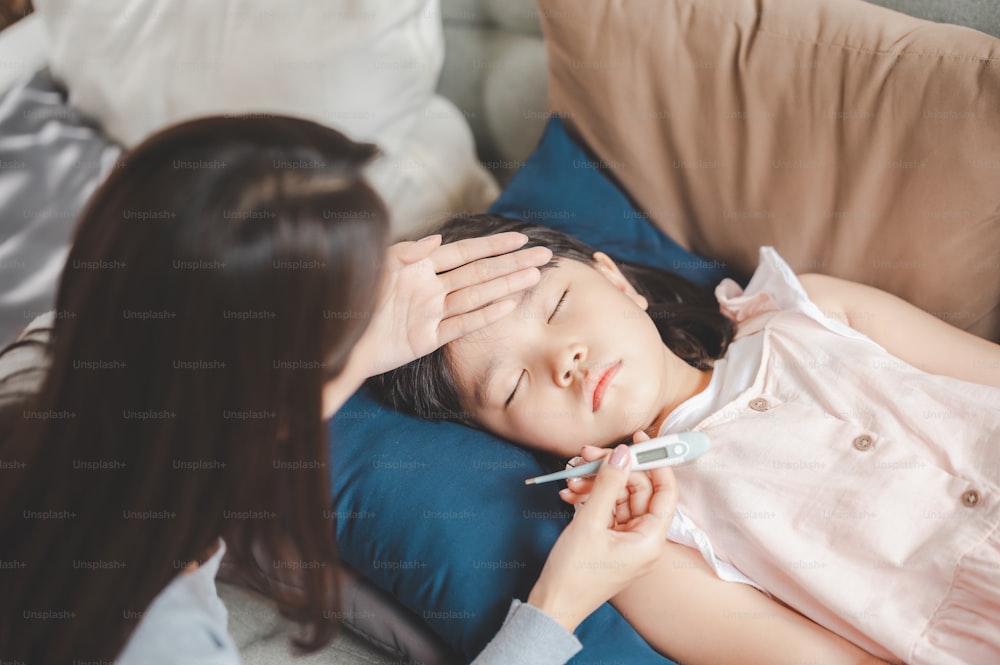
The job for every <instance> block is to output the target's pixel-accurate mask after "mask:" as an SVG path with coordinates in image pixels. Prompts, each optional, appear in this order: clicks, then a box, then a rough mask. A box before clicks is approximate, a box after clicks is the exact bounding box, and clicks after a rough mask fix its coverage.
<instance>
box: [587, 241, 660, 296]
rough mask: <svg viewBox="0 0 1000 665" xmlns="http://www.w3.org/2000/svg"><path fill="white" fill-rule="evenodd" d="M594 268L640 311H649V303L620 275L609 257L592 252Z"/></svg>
mask: <svg viewBox="0 0 1000 665" xmlns="http://www.w3.org/2000/svg"><path fill="white" fill-rule="evenodd" d="M594 268H595V269H596V270H597V272H599V273H601V274H602V275H604V276H605V277H606V278H607V279H608V281H610V282H611V283H612V284H614V285H615V288H617V289H618V290H619V291H621V292H622V293H624V294H625V295H626V296H628V298H629V299H630V300H631V301H632V302H634V303H635V304H636V305H638V306H639V308H640V309H642V310H644V311H645V310H647V309H649V301H647V300H646V298H645V297H644V296H642V295H640V294H639V292H638V291H636V290H635V287H633V286H632V282H630V281H628V279H627V278H626V277H625V275H623V274H622V271H621V270H620V269H619V268H618V264H616V263H615V262H614V260H612V258H611V257H610V256H608V255H607V254H605V253H604V252H594Z"/></svg>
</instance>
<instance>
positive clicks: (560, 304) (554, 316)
mask: <svg viewBox="0 0 1000 665" xmlns="http://www.w3.org/2000/svg"><path fill="white" fill-rule="evenodd" d="M568 295H569V289H566V290H565V291H563V294H562V297H561V298H560V299H559V302H557V303H556V307H555V309H553V310H552V314H550V315H549V320H548V321H546V323H552V319H554V318H556V314H558V313H559V310H561V309H562V306H563V303H565V302H566V296H568Z"/></svg>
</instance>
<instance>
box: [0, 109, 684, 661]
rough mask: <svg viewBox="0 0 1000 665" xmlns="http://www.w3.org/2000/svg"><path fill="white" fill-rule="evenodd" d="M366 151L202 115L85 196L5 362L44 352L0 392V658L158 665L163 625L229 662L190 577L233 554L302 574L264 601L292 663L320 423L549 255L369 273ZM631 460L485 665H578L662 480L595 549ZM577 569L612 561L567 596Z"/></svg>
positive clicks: (291, 126) (320, 451)
mask: <svg viewBox="0 0 1000 665" xmlns="http://www.w3.org/2000/svg"><path fill="white" fill-rule="evenodd" d="M373 154H374V148H373V147H372V146H369V145H363V144H357V143H353V142H351V141H349V140H348V139H346V138H345V137H344V136H342V135H341V134H339V133H337V132H335V131H332V130H330V129H326V128H323V127H322V126H320V125H317V124H314V123H310V122H306V121H302V120H295V119H291V118H282V117H264V118H254V119H233V118H207V119H202V120H197V121H192V122H189V123H185V124H182V125H178V126H176V127H173V128H171V129H168V130H165V131H164V132H161V133H160V134H158V135H156V136H154V137H151V138H150V139H148V140H147V141H146V142H145V143H143V144H142V145H140V146H139V147H137V148H136V149H135V150H134V151H132V152H131V153H129V154H128V155H126V157H125V158H124V161H123V163H122V164H121V165H120V167H119V168H118V169H116V170H115V171H114V172H113V173H112V174H111V175H110V176H109V178H108V179H107V180H106V181H105V182H104V184H103V185H102V186H101V187H100V188H99V189H98V191H97V192H96V193H95V194H94V196H93V197H92V199H91V200H90V202H89V203H88V205H87V208H86V209H85V211H84V213H83V215H82V218H81V220H80V222H79V225H78V228H77V231H76V237H75V240H74V244H73V248H72V250H71V252H70V256H69V258H68V260H67V263H66V267H65V269H64V272H63V275H62V278H61V282H60V286H59V295H58V299H57V307H56V311H55V314H54V318H55V322H54V326H53V330H52V333H51V341H50V342H49V343H47V344H44V345H43V344H37V343H36V344H34V345H31V344H29V341H30V340H25V341H23V342H22V345H21V347H20V351H21V352H24V351H26V350H28V349H29V347H31V348H34V350H35V351H43V350H44V351H46V352H47V356H48V357H47V358H45V359H44V360H43V361H40V362H39V363H31V362H29V368H28V369H27V370H25V371H22V372H18V373H15V374H13V375H12V376H10V377H9V378H8V380H7V381H6V382H5V386H6V388H5V389H4V390H2V391H0V393H3V394H4V395H6V396H7V398H8V406H9V408H7V409H6V412H5V417H4V418H3V419H2V420H0V440H2V442H3V443H2V451H3V458H4V460H5V466H4V470H5V472H4V482H3V483H2V484H0V506H2V513H0V534H2V535H0V561H4V562H16V565H13V564H12V565H11V566H4V567H3V569H2V572H0V575H2V576H3V578H4V582H3V588H4V589H5V590H6V591H5V594H4V597H3V600H2V601H0V655H2V656H3V657H4V658H5V659H8V660H10V659H13V660H15V661H20V662H24V663H36V662H70V661H73V660H76V661H97V660H102V661H110V660H112V659H114V658H116V657H118V658H120V659H121V660H122V661H123V662H130V661H131V662H143V661H145V660H148V659H149V658H150V657H151V656H152V655H156V656H158V657H160V658H163V656H164V654H163V653H162V652H161V653H157V654H152V653H151V652H152V651H155V649H154V648H153V646H152V645H153V644H154V642H155V641H156V640H158V639H159V640H163V639H164V635H165V633H164V631H165V630H168V626H169V625H171V623H172V622H173V621H175V620H180V621H182V624H181V625H182V627H183V626H188V627H191V628H192V631H191V633H192V635H193V634H194V633H198V634H200V635H201V641H198V640H197V639H193V638H192V639H193V641H191V640H187V638H189V637H191V635H188V634H187V633H186V632H185V631H184V630H181V631H180V632H181V633H184V634H182V635H178V636H177V640H176V641H173V638H174V636H172V635H168V636H167V637H168V638H170V639H167V640H165V641H167V642H170V643H171V644H172V645H174V646H175V648H176V652H175V653H173V654H172V655H173V657H174V658H175V660H177V661H178V662H179V661H182V660H183V661H193V660H194V659H196V658H198V657H199V656H205V657H214V658H216V659H218V662H236V661H237V660H238V658H237V657H236V655H235V649H234V647H233V646H232V642H231V640H229V639H228V636H226V635H225V626H224V622H225V614H224V611H221V605H220V604H219V602H218V599H217V597H216V596H215V594H214V589H209V590H207V591H206V589H205V588H204V587H205V585H206V584H207V585H208V586H209V587H210V586H211V576H210V575H209V576H207V579H204V578H205V577H206V576H205V575H204V574H202V575H200V576H199V572H201V573H203V572H204V571H198V570H197V562H204V561H208V562H210V563H211V565H209V566H206V568H205V570H208V571H209V572H212V573H214V571H215V570H216V569H217V567H218V563H219V559H220V558H221V556H222V553H223V552H224V551H225V549H226V548H228V550H229V552H230V555H231V557H232V559H233V560H234V561H235V562H236V563H237V565H239V566H241V567H242V568H245V570H246V572H247V574H249V575H258V576H260V575H261V573H260V572H259V570H258V569H257V568H256V566H254V565H252V560H253V556H256V557H259V558H260V559H262V560H268V559H270V560H272V561H275V562H278V563H279V564H280V563H281V562H289V563H292V564H294V563H301V562H315V563H316V565H308V566H305V565H289V566H287V567H283V573H289V574H291V576H292V577H293V578H294V581H295V585H294V588H297V589H301V592H291V591H286V592H279V595H278V597H277V598H276V601H277V603H278V607H279V609H280V610H281V611H282V612H283V613H284V614H286V615H287V616H289V617H292V618H293V619H295V620H297V621H299V622H300V623H302V624H303V625H304V626H306V627H307V628H308V629H309V631H308V633H307V634H306V637H304V638H303V639H302V640H301V641H300V642H299V644H300V645H301V646H303V647H304V648H305V649H317V648H319V647H320V646H322V645H323V644H324V643H325V642H326V641H327V640H328V639H329V638H330V636H331V634H332V633H333V631H334V628H335V626H334V625H333V624H332V623H331V622H330V621H329V620H327V619H325V618H324V617H325V616H330V613H329V612H330V610H331V609H336V608H330V607H329V606H328V603H329V602H330V601H329V599H331V598H333V593H334V585H335V574H334V568H333V566H331V565H329V564H333V563H334V562H335V558H336V557H335V554H336V553H335V544H334V540H333V528H332V525H331V524H330V523H329V521H328V520H327V519H326V518H325V516H324V511H325V510H326V509H327V508H328V504H329V496H330V494H329V476H328V470H327V469H326V441H325V429H324V426H323V418H324V417H325V416H329V415H331V414H332V413H333V412H334V411H336V409H337V408H338V407H339V406H340V405H341V404H342V403H343V401H344V400H345V399H346V398H347V397H348V396H349V395H350V394H351V393H353V392H354V390H356V389H357V387H358V386H359V385H360V384H361V382H362V381H363V380H364V379H365V378H367V377H368V376H372V375H374V374H377V373H379V372H384V371H386V370H388V369H391V368H394V367H397V366H400V365H402V364H405V363H406V362H409V361H411V360H413V359H415V358H417V357H419V356H421V355H423V354H426V353H429V352H431V351H433V350H434V349H436V348H438V347H439V346H441V345H442V344H445V343H447V342H448V341H451V340H453V339H455V338H457V337H459V336H461V335H463V334H465V333H467V332H469V331H472V330H475V329H478V328H480V327H482V326H484V325H487V324H489V323H491V322H493V321H496V320H498V319H499V318H500V317H502V316H504V315H505V314H507V313H509V311H510V310H511V309H512V308H511V307H510V304H509V299H507V300H505V301H504V302H502V303H500V302H497V303H493V301H497V300H501V299H503V297H504V296H506V295H508V294H510V293H513V292H516V291H518V290H521V289H524V288H527V287H529V286H531V285H533V284H534V283H536V282H537V280H538V278H539V274H538V270H537V268H536V266H539V265H542V264H544V263H546V262H547V261H548V260H549V258H550V257H551V253H550V252H548V250H545V249H541V248H539V249H532V250H527V251H521V252H514V253H511V252H513V251H514V250H516V249H517V248H518V247H520V246H521V245H522V244H524V242H525V241H526V238H524V237H523V236H520V235H518V234H507V235H504V236H496V237H493V238H489V239H474V240H470V241H466V242H462V243H455V244H452V245H445V246H441V245H440V240H441V239H440V237H439V236H432V237H429V238H425V239H423V240H421V241H419V242H415V243H414V242H407V243H399V244H397V245H394V246H392V247H391V248H390V249H389V250H388V252H386V251H385V249H384V248H385V243H386V240H387V233H388V223H387V213H386V210H385V207H384V205H383V204H382V202H381V201H380V200H379V198H378V196H377V195H376V194H375V192H374V191H373V190H372V189H371V188H370V187H369V186H368V185H367V183H366V182H365V180H364V178H363V177H362V175H361V169H362V167H363V166H364V165H365V163H366V162H367V161H368V160H369V159H370V158H371V157H372V155H373ZM490 303H493V304H490ZM15 350H17V349H15ZM45 362H48V363H50V367H51V369H49V370H48V371H44V370H43V369H42V367H43V366H44V363H45ZM31 367H34V369H31ZM11 405H13V406H11ZM625 457H626V456H625V455H624V448H623V449H622V451H620V452H619V455H618V457H617V458H615V459H614V460H613V461H614V462H615V465H614V466H611V465H606V467H607V468H606V469H605V470H604V471H603V475H602V476H601V477H599V478H598V481H599V485H600V486H601V488H602V491H595V496H596V497H597V500H595V499H592V500H591V502H590V503H589V504H588V508H587V509H586V510H585V511H584V512H582V513H581V516H580V517H578V518H577V519H576V520H574V522H573V524H572V525H571V526H570V527H569V528H568V529H567V531H566V534H565V535H564V537H563V538H562V539H561V540H560V541H559V542H558V543H557V544H556V547H555V548H554V550H553V553H552V555H551V558H550V560H549V562H548V564H547V566H546V568H545V570H544V571H543V574H542V576H541V578H540V580H539V582H538V584H537V585H536V587H535V589H534V590H533V591H532V594H531V595H530V596H529V599H528V600H529V605H534V606H535V608H536V609H538V610H542V611H543V612H547V613H548V617H547V616H546V615H544V614H542V612H535V611H534V610H532V609H531V608H530V606H517V603H515V609H514V611H513V613H512V614H511V615H510V616H509V617H508V623H507V625H506V627H505V629H504V631H505V633H504V634H502V635H500V636H498V639H497V640H496V641H495V642H494V643H493V644H491V645H490V646H489V647H487V651H491V650H492V651H493V652H494V655H493V656H491V655H490V654H484V655H483V656H481V658H480V661H481V662H483V663H487V662H500V661H496V660H490V658H494V659H495V658H497V657H502V658H507V659H509V658H511V657H512V656H511V653H512V652H511V651H509V649H510V648H515V649H516V648H520V649H521V650H522V651H524V650H525V649H527V650H528V652H527V653H526V654H524V655H523V657H521V656H516V657H515V659H518V660H520V662H529V661H528V658H529V657H534V656H537V655H538V653H537V650H538V646H537V645H534V644H530V643H528V642H527V641H525V640H520V641H519V642H516V641H512V640H511V639H510V638H511V634H512V633H516V632H518V631H519V630H523V629H524V627H525V626H528V625H530V626H534V627H536V629H539V628H537V627H538V626H541V627H542V628H540V629H539V630H542V629H544V631H545V632H544V634H546V635H550V636H554V637H552V639H553V644H556V642H558V643H559V644H558V645H557V646H558V648H557V649H553V652H554V653H552V654H550V659H549V660H541V661H537V662H552V663H556V662H563V661H564V660H565V659H566V658H568V657H569V655H572V653H573V652H574V651H575V650H576V649H578V648H579V645H578V644H575V643H574V642H575V641H574V640H573V639H572V638H571V636H570V635H568V634H567V633H569V632H572V630H573V628H575V626H576V624H577V623H579V621H581V620H582V619H583V618H584V617H585V616H586V615H587V614H589V612H590V611H592V610H593V609H594V608H595V607H596V606H597V605H599V604H600V603H602V602H604V601H605V600H607V599H608V598H610V597H611V596H612V595H614V593H616V592H617V591H618V590H620V589H621V588H623V587H624V586H625V585H626V584H627V583H628V582H629V581H630V580H632V579H634V578H635V576H637V575H639V574H641V573H642V572H643V571H644V570H646V569H648V567H649V566H651V565H652V562H653V561H654V560H655V559H656V557H657V555H658V553H659V552H660V551H661V548H662V547H663V544H662V543H663V540H664V539H663V535H664V534H665V533H666V529H667V526H668V523H669V517H670V514H671V511H672V506H673V501H674V500H675V497H674V495H673V493H672V492H671V488H672V484H671V482H670V480H671V476H670V475H669V472H664V473H662V474H659V475H658V476H656V477H654V478H653V485H654V490H655V491H652V490H649V491H646V492H645V493H635V498H634V500H633V506H632V510H633V512H634V514H635V515H636V516H637V517H636V519H634V520H632V521H631V522H630V523H629V524H628V525H626V526H625V527H624V528H622V527H615V528H614V529H612V528H609V527H608V524H607V515H608V514H609V513H610V512H611V510H612V509H613V507H614V504H615V501H616V499H617V497H618V495H619V493H621V492H623V491H624V487H625V484H626V477H625V474H624V473H623V472H622V471H621V470H620V469H621V468H622V466H623V464H624V462H625ZM335 472H336V471H335V470H334V473H335ZM637 486H639V487H643V488H646V489H647V490H648V488H649V481H648V480H647V479H643V480H642V481H641V482H640V483H639V485H637ZM602 492H603V493H602ZM251 552H253V555H252V554H251ZM582 557H586V558H587V559H589V560H591V561H594V560H599V559H601V558H602V557H603V559H604V560H611V559H613V560H615V561H616V562H617V561H627V562H628V565H627V566H625V567H624V568H621V567H618V566H614V567H611V566H603V567H592V568H588V569H589V570H600V571H601V572H600V574H593V573H591V574H588V576H586V579H585V580H580V579H577V578H578V577H579V576H578V575H574V574H573V571H574V564H578V563H579V561H578V560H579V559H581V558H582ZM182 569H183V570H187V571H190V570H192V569H194V572H192V573H189V574H188V575H185V574H183V573H180V572H179V571H181V570H182ZM575 569H576V570H578V569H579V565H576V568H575ZM193 576H194V577H193ZM261 582H263V580H261ZM199 584H200V585H201V587H198V585H199ZM289 588H293V587H289ZM199 598H200V599H201V600H202V601H204V603H205V604H204V607H203V608H202V609H201V610H198V606H197V603H196V599H199ZM205 598H208V600H205ZM178 605H179V606H180V610H182V611H177V610H178ZM171 608H172V609H171ZM185 621H187V622H188V623H187V624H184V623H183V622H185ZM199 622H200V623H199ZM518 622H520V624H519V623H518ZM522 624H523V625H522ZM556 624H558V625H561V626H562V628H563V629H565V631H566V632H560V631H559V630H558V629H557V626H556ZM198 626H201V627H202V628H204V629H205V630H204V631H200V632H199V631H198V630H197V627H198ZM512 626H513V629H512V628H511V627H512ZM519 626H520V628H519ZM137 628H138V630H137ZM173 630H175V631H177V630H179V629H178V627H177V625H174V628H173ZM504 635H506V636H507V637H506V639H505V638H504ZM133 637H134V638H135V641H133ZM185 640H187V641H185ZM532 653H534V656H532ZM497 654H500V656H498V655H497ZM213 662H216V661H213Z"/></svg>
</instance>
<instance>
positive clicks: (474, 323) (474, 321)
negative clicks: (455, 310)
mask: <svg viewBox="0 0 1000 665" xmlns="http://www.w3.org/2000/svg"><path fill="white" fill-rule="evenodd" d="M516 306H517V303H515V302H514V301H513V300H511V299H509V298H508V299H505V300H498V301H496V302H494V303H491V304H489V305H487V306H486V307H481V308H480V309H477V310H474V311H472V312H466V313H465V314H462V315H460V316H453V317H451V318H448V319H444V320H443V321H441V323H440V324H438V328H437V346H436V347H434V348H437V347H438V346H444V345H445V344H447V343H448V342H451V341H453V340H456V339H458V338H459V337H461V336H462V335H468V334H469V333H470V332H473V331H474V330H479V329H480V328H485V327H486V326H488V325H490V324H491V323H493V322H495V321H499V320H500V319H502V318H503V317H505V316H507V315H508V314H510V313H511V312H513V311H514V308H515V307H516Z"/></svg>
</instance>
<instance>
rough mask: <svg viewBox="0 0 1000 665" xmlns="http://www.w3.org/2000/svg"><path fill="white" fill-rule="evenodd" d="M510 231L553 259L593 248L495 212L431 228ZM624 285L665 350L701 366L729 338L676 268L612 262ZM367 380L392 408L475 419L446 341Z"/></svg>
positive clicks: (448, 232) (585, 256)
mask: <svg viewBox="0 0 1000 665" xmlns="http://www.w3.org/2000/svg"><path fill="white" fill-rule="evenodd" d="M506 231H518V232H520V233H523V234H525V235H526V236H528V238H529V240H528V242H527V244H525V245H524V247H525V248H528V247H535V246H542V247H548V248H549V249H551V250H552V253H553V255H554V257H553V262H552V263H549V264H548V265H547V266H544V267H543V268H542V269H543V270H545V269H546V268H548V267H551V266H552V265H554V262H555V261H556V260H557V259H560V258H562V259H572V260H574V261H580V262H582V263H586V264H588V265H592V264H593V263H594V259H593V256H594V252H595V251H597V250H595V249H594V248H592V247H590V246H588V245H587V244H585V243H583V242H581V241H579V240H577V239H576V238H574V237H572V236H569V235H566V234H565V233H563V232H561V231H556V230H555V229H551V228H548V227H545V226H537V225H534V224H529V223H527V222H522V221H520V220H516V219H510V218H507V217H501V216H499V215H485V214H484V215H472V216H465V217H456V218H453V219H451V220H449V221H448V222H446V223H445V224H444V226H442V227H441V229H439V231H438V232H439V233H441V235H442V236H443V242H454V241H456V240H462V239H465V238H474V237H478V236H487V235H493V234H496V233H503V232H506ZM617 265H618V267H619V269H620V270H621V271H622V274H623V275H624V276H625V277H626V278H627V279H628V280H629V282H630V283H631V284H632V286H633V287H634V288H635V290H636V291H638V292H639V293H640V294H641V295H643V296H644V297H645V298H646V299H647V300H648V301H649V309H648V310H647V313H648V314H649V316H650V318H652V319H653V322H654V323H655V324H656V328H657V330H658V331H659V333H660V338H661V339H663V342H664V344H666V345H667V346H668V347H669V348H670V350H671V351H672V352H673V353H674V354H675V355H676V356H678V357H679V358H682V359H683V360H685V361H687V362H688V363H689V364H690V365H692V366H694V367H698V368H700V369H705V368H707V367H709V366H710V364H711V361H713V360H715V359H716V358H721V357H722V355H723V354H724V353H725V352H726V348H727V347H728V346H729V342H730V341H732V338H733V333H734V328H733V324H732V321H730V320H729V319H728V318H726V317H725V316H724V315H723V314H722V312H721V311H720V310H719V302H718V301H717V300H716V299H715V296H714V295H713V294H712V293H710V292H709V291H706V290H705V289H703V288H701V287H699V286H698V285H696V284H694V283H693V282H691V281H690V280H687V279H685V278H683V277H681V276H680V275H676V274H674V273H671V272H667V271H665V270H658V269H656V268H650V267H647V266H641V265H637V264H634V263H623V262H618V263H617ZM369 386H370V387H371V388H372V390H373V391H374V392H375V393H376V394H378V395H379V396H380V397H381V398H382V400H383V401H385V402H387V403H389V404H391V405H392V406H393V407H394V408H396V409H398V410H400V411H403V412H406V413H411V414H414V415H417V416H419V417H422V418H428V419H435V420H454V421H457V422H462V423H465V424H466V425H470V426H473V427H478V425H477V423H476V422H475V421H474V420H473V419H472V417H471V414H470V413H469V412H468V411H467V409H466V406H465V405H464V404H463V402H462V400H461V397H460V395H459V394H458V390H457V388H456V384H455V380H454V375H453V372H452V369H451V364H450V362H449V360H448V353H447V347H443V348H440V349H438V350H437V351H435V352H434V353H432V354H430V355H428V356H424V357H423V358H420V359H418V360H416V361H414V362H412V363H410V364H408V365H405V366H403V367H400V368H398V369H395V370H392V371H391V372H386V373H385V374H381V375H379V376H377V377H373V378H372V379H371V380H369Z"/></svg>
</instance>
